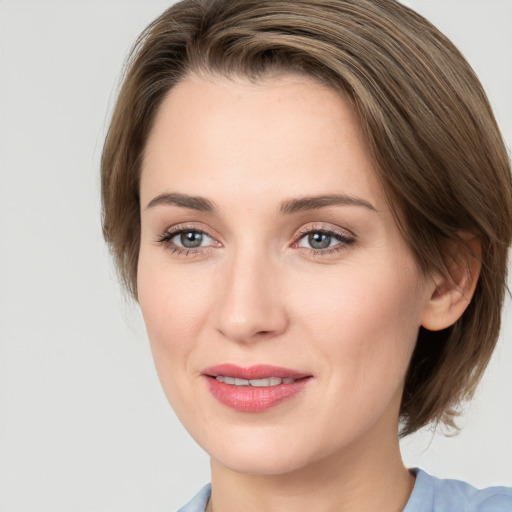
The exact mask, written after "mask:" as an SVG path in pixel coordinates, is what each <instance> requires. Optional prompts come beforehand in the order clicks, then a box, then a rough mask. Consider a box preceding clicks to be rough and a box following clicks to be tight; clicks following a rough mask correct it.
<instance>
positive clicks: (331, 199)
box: [281, 194, 377, 215]
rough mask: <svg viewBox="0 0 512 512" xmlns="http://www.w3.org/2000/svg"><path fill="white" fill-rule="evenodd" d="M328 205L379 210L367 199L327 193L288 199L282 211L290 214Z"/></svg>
mask: <svg viewBox="0 0 512 512" xmlns="http://www.w3.org/2000/svg"><path fill="white" fill-rule="evenodd" d="M326 206H361V207H363V208H368V209H369V210H372V211H374V212H376V211H377V209H376V208H375V207H374V206H373V205H372V204H371V203H369V202H368V201H366V200H365V199H361V198H359V197H354V196H349V195H345V194H327V195H321V196H308V197H300V198H297V199H288V200H287V201H284V202H283V203H282V204H281V213H282V214H284V215H290V214H293V213H297V212H302V211H307V210H316V209H318V208H325V207H326Z"/></svg>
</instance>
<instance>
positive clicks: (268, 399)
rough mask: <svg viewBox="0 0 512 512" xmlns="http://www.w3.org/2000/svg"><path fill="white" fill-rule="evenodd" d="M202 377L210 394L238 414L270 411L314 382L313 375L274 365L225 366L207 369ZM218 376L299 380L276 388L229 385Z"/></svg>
mask: <svg viewBox="0 0 512 512" xmlns="http://www.w3.org/2000/svg"><path fill="white" fill-rule="evenodd" d="M202 374H203V375H204V376H205V378H206V383H207V385H208V389H209V390H210V393H211V394H212V395H213V396H214V397H215V398H216V399H217V400H218V401H219V402H221V403H222V404H224V405H227V406H228V407H231V408H233V409H235V410H237V411H243V412H260V411H265V410H267V409H270V408H271V407H274V406H276V405H278V404H279V403H281V402H282V401H284V400H286V399H288V398H291V397H293V396H294V395H296V394H297V393H299V392H300V391H302V390H303V389H304V388H305V387H306V386H307V385H308V383H309V382H310V381H311V380H312V375H310V374H305V373H301V372H297V371H295V370H290V369H289V368H281V367H278V366H271V365H255V366H248V367H240V366H236V365H233V364H221V365H217V366H211V367H209V368H205V369H204V370H203V371H202ZM217 376H224V377H234V378H237V379H246V380H251V379H268V378H270V377H278V378H281V379H290V378H291V379H296V380H294V381H293V382H289V383H281V384H278V385H274V386H264V387H253V386H236V385H234V384H226V383H224V382H220V381H218V380H217V379H216V377H217Z"/></svg>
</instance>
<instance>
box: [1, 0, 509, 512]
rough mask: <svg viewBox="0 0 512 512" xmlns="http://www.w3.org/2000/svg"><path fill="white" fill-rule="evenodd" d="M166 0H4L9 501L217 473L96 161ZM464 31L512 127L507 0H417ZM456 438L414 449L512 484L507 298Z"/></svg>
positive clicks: (60, 498) (185, 482)
mask: <svg viewBox="0 0 512 512" xmlns="http://www.w3.org/2000/svg"><path fill="white" fill-rule="evenodd" d="M170 3H171V2H169V1H163V0H145V1H141V0H109V1H104V0H89V1H84V0H74V1H73V2H70V1H69V0H37V1H36V0H32V1H29V0H3V1H1V2H0V511H2V512H13V511H55V512H57V511H59V512H64V511H65V512H71V511H89V512H92V511H123V512H128V511H147V510H152V511H155V512H158V511H162V512H163V511H171V510H174V509H176V508H177V507H178V506H180V505H182V504H183V503H184V502H186V501H187V500H188V499H189V498H190V497H191V496H192V495H193V494H194V493H195V491H196V490H197V489H198V488H199V487H200V486H201V485H202V484H203V483H205V482H206V481H208V474H209V467H208V459H207V457H206V455H205V454H203V453H202V451H201V450H200V449H199V448H198V447H197V446H196V445H195V444H194V443H193V441H191V440H190V438H189V437H188V435H187V434H186V432H185V431H184V429H183V428H182V427H181V425H180V424H179V422H178V421H177V420H176V418H175V417H174V414H173V413H172V410H171V408H170V407H169V406H168V404H167V402H166V399H165V397H164V395H163V392H162V391H161V389H160V385H159V383H158V380H157V377H156V374H155V371H154V369H153V365H152V361H151V357H150V353H149V349H148V345H147V341H146V337H145V333H144V329H143V325H142V322H141V318H140V314H139V312H138V310H137V307H136V306H134V305H133V304H131V303H130V302H129V301H127V300H126V299H124V298H123V296H122V294H121V292H120V291H119V289H118V286H117V283H116V282H115V275H114V272H113V269H112V266H111V263H110V260H109V257H108V255H107V253H106V250H105V247H104V245H103V242H102V238H101V232H100V221H99V178H98V164H99V157H100V153H101V147H102V142H103V137H104V134H105V130H106V127H107V125H108V119H109V115H110V109H111V107H112V105H113V102H114V98H115V93H116V90H117V84H118V77H119V73H120V70H121V66H122V63H123V60H124V58H125V56H126V54H127V52H128V49H129V48H130V46H131V44H132V42H133V40H134V39H135V37H136V35H137V34H138V33H139V32H140V31H141V30H142V29H143V28H144V27H145V25H146V24H147V23H148V22H149V21H150V20H152V19H153V18H154V17H155V16H157V15H158V14H159V13H160V12H161V11H163V10H164V8H166V7H167V6H168V5H169V4H170ZM407 4H409V5H411V6H413V7H414V8H416V9H417V10H418V11H419V12H421V13H423V14H424V15H425V16H427V17H428V18H429V19H431V20H432V21H433V22H434V23H435V24H436V25H438V27H439V28H441V29H442V30H443V31H445V32H446V33H447V35H449V36H450V37H451V38H452V39H453V40H454V42H455V43H456V44H457V45H458V46H459V47H460V48H461V49H462V51H463V53H464V54H465V55H466V56H467V58H468V60H469V61H470V62H471V64H472V65H473V67H474V68H475V69H476V71H477V73H478V74H479V75H480V77H481V79H482V81H483V83H484V86H485V87H486V89H487V91H488V94H489V96H490V99H491V102H492V104H493V106H494V108H495V110H496V114H497V117H498V121H499V122H500V125H501V127H502V130H503V133H504V135H505V137H506V140H507V141H508V145H509V147H510V145H511V142H512V95H511V93H510V91H511V90H512V2H511V1H510V0H486V1H485V2H483V1H482V0H473V1H470V0H464V1H463V0H415V1H412V0H411V1H408V2H407ZM511 309H512V308H511V306H510V302H508V303H507V308H506V311H505V324H504V329H503V334H502V337H501V340H500V345H499V347H498V350H497V351H496V354H495V357H494V359H493V361H492V364H491V367H490V369H489V372H488V373H487V374H486V376H485V378H484V381H483V383H482V385H481V387H480V389H479V392H478V395H477V397H476V399H475V401H474V402H473V403H472V404H471V405H469V406H468V407H467V412H466V414H465V415H464V416H463V417H462V419H461V424H462V425H465V428H464V430H463V431H462V433H461V434H460V435H459V436H457V437H455V438H448V439H447V438H445V437H443V436H442V435H440V434H439V433H438V434H435V435H434V434H433V433H431V432H430V431H425V432H421V433H419V434H417V435H415V436H413V437H412V438H410V439H407V440H406V441H405V442H404V443H403V451H404V458H405V461H406V463H407V464H408V465H410V466H421V467H423V468H424V469H426V470H428V471H430V472H432V473H435V474H436V475H439V476H451V477H457V478H462V479H466V480H468V481H470V482H472V483H474V484H476V485H479V486H485V485H491V484H496V483H503V484H508V485H511V484H512V464H511V463H510V461H511V460H512V437H511V435H510V432H511V430H512V403H511V400H510V396H511V392H512V377H511V370H510V369H511V368H512V312H511Z"/></svg>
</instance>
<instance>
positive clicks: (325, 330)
mask: <svg viewBox="0 0 512 512" xmlns="http://www.w3.org/2000/svg"><path fill="white" fill-rule="evenodd" d="M391 260H392V259H390V261H389V264H386V263H385V260H383V259H381V260H379V262H380V264H379V265H377V264H375V263H374V264H373V265H368V266H366V265H362V266H361V265H358V266H357V267H356V266H354V267H351V266H350V265H347V266H345V267H344V268H343V272H342V275H337V276H336V275H332V276H325V277H324V278H323V279H321V280H319V279H318V275H317V276H316V277H315V280H314V282H311V283H304V286H305V288H307V289H310V290H315V292H314V293H311V294H309V296H308V297H307V300H304V297H302V298H298V300H301V301H302V304H300V305H298V306H297V309H298V310H302V311H303V312H304V313H303V315H302V325H303V329H304V330H305V331H307V335H308V337H310V338H311V339H316V340H317V342H316V345H317V347H318V349H319V350H321V351H322V352H323V356H324V358H325V360H330V361H331V362H332V365H331V370H332V372H333V373H335V375H332V378H333V379H335V380H336V381H339V380H344V381H351V382H352V383H361V387H360V389H361V394H363V390H364V389H365V387H373V388H375V389H376V390H377V389H378V388H379V386H381V384H382V382H386V383H387V382H389V386H390V387H391V388H392V387H396V386H397V385H400V383H401V381H402V379H403V377H404V375H405V372H406V370H407V366H408V363H409V359H410V357H411V354H412V351H413V349H414V346H415V343H416V338H417V333H418V329H419V324H420V318H421V312H422V308H423V295H424V293H423V291H422V288H421V286H420V279H419V277H418V274H417V271H416V266H415V264H414V262H413V261H412V260H410V259H408V258H404V261H401V262H400V263H401V264H400V265H397V262H396V261H394V262H393V264H391V263H392V261H391ZM374 261H375V260H374ZM363 384H364V385H363ZM351 387H352V386H351ZM366 391H369V390H368V389H366ZM388 391H389V390H388Z"/></svg>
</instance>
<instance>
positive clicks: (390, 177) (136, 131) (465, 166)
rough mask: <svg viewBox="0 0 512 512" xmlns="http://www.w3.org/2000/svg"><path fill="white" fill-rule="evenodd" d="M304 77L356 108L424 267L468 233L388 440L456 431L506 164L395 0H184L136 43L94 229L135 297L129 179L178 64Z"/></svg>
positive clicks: (507, 213)
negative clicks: (467, 299)
mask: <svg viewBox="0 0 512 512" xmlns="http://www.w3.org/2000/svg"><path fill="white" fill-rule="evenodd" d="M283 72H285V73H286V72H292V73H299V74H303V75H307V76H309V77H313V78H315V79H316V80H318V81H320V82H321V83H324V84H326V85H328V86H330V87H332V88H334V89H335V90H337V91H339V92H340V94H343V95H344V97H346V98H348V99H349V101H351V103H352V104H353V105H354V106H355V108H356V112H357V114H358V117H359V120H360V122H361V126H362V128H363V133H364V135H365V138H366V141H367V145H368V151H369V155H370V157H371V158H372V159H373V161H374V164H375V165H374V167H375V169H376V173H377V176H378V178H379V180H380V183H381V185H382V187H383V189H384V191H385V193H386V196H387V198H388V202H389V205H390V208H391V210H392V212H393V214H394V216H395V219H396V222H397V224H398V226H399V228H400V230H401V232H402V234H403V236H404V238H405V240H406V241H407V243H408V244H409V246H410V247H411V248H412V250H413V252H414V254H415V256H416V259H417V262H418V265H419V267H420V268H421V269H422V271H423V272H424V273H425V274H429V273H432V272H442V273H445V274H446V273H448V272H449V269H450V265H448V264H447V258H448V257H450V255H449V251H447V247H448V246H449V245H450V244H453V243H454V242H456V243H459V245H460V244H461V243H462V241H461V240H460V234H461V233H471V234H473V235H474V236H478V237H479V238H480V240H481V244H482V270H481V274H480V278H479V281H478V284H477V288H476V291H475V294H474V296H473V299H472V301H471V303H470V304H469V306H468V308H467V309H466V311H465V312H464V314H463V315H462V317H461V318H460V319H459V320H458V321H457V322H456V323H455V324H454V325H453V326H451V327H450V328H448V329H445V330H443V331H438V332H432V331H428V330H426V329H424V328H421V329H420V332H419V336H418V341H417V345H416V349H415V352H414V354H413V357H412V360H411V363H410V367H409V370H408V374H407V378H406V382H405V389H404V394H403V399H402V406H401V412H400V414H401V421H402V430H401V435H403V436H405V435H407V434H410V433H412V432H414V431H415V430H417V429H419V428H421V427H422V426H424V425H426V424H428V423H430V422H436V423H439V422H444V423H445V424H446V425H448V426H451V427H455V423H454V419H455V416H456V414H457V413H456V408H457V406H458V404H459V403H460V402H461V401H462V400H465V399H468V398H470V397H471V396H472V395H473V393H474V390H475V387H476V385H477V383H478V381H479V379H480V377H481V375H482V373H483V371H484V370H485V368H486V366H487V364H488V362H489V359H490V357H491V354H492V352H493V349H494V347H495V344H496V341H497V337H498V333H499V328H500V318H501V309H502V303H503V298H504V292H505V286H506V284H505V283H506V266H507V251H508V247H509V245H510V242H511V238H512V185H511V178H510V161H509V157H508V154H507V151H506V148H505V145H504V143H503V140H502V137H501V135H500V132H499V129H498V126H497V123H496V121H495V118H494V116H493V113H492V110H491V107H490V105H489V102H488V100H487V98H486V95H485V92H484V90H483V88H482V86H481V84H480V82H479V81H478V79H477V77H476V75H475V73H474V72H473V70H472V69H471V67H470V66H469V64H468V63H467V62H466V60H465V59H464V57H463V56H462V55H461V54H460V52H459V51H458V50H457V48H456V47H455V46H454V45H453V44H452V43H451V42H450V41H449V40H448V39H447V38H446V37H445V36H444V35H442V34H441V33H440V32H439V31H438V30H437V29H436V28H435V27H434V26H433V25H431V24H430V23H429V22H428V21H427V20H425V19H424V18H423V17H421V16H420V15H418V14H417V13H415V12H414V11H412V10H410V9H409V8H407V7H405V6H404V5H402V4H400V3H398V2H397V1H395V0H293V1H292V0H237V1H231V0H184V1H181V2H178V3H177V4H175V5H173V6H172V7H170V8H169V9H168V10H166V11H165V12H164V13H163V14H162V15H161V16H159V17H158V18H157V19H156V20H155V21H154V22H153V23H151V24H150V25H149V26H148V27H147V28H146V30H145V31H144V32H143V33H142V34H141V35H140V37H139V38H138V40H137V42H136V43H135V45H134V47H133V49H132V52H131V57H130V59H129V63H128V67H127V69H126V73H125V76H124V81H123V85H122V88H121V90H120V93H119V97H118V100H117V104H116V107H115V110H114V114H113V117H112V121H111V125H110V129H109V131H108V134H107V137H106V141H105V146H104V149H103V155H102V161H101V187H102V206H103V233H104V237H105V240H106V241H107V243H108V245H109V247H110V249H111V251H112V254H113V256H114V259H115V262H116V265H117V268H118V270H119V274H120V277H121V280H122V282H123V283H124V285H125V287H126V288H127V290H128V291H129V292H130V294H131V295H132V296H133V297H134V298H135V299H136V298H137V263H138V253H139V246H140V204H139V181H140V172H141V166H142V161H143V157H144V148H145V145H146V141H147V138H148V136H149V134H150V132H151V127H152V123H153V120H154V118H155V114H156V112H157V110H158V108H159V106H160V104H161V103H162V101H163V99H164V97H165V96H166V95H167V94H168V92H169V91H170V90H171V89H172V88H173V87H174V86H175V85H176V84H177V83H178V82H180V81H181V80H183V78H184V77H185V76H187V75H188V74H190V73H198V74H207V75H213V76H215V75H221V76H233V75H240V76H244V77H248V78H249V79H251V80H255V81H259V80H261V79H263V78H266V77H268V76H270V75H272V74H275V73H283Z"/></svg>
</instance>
